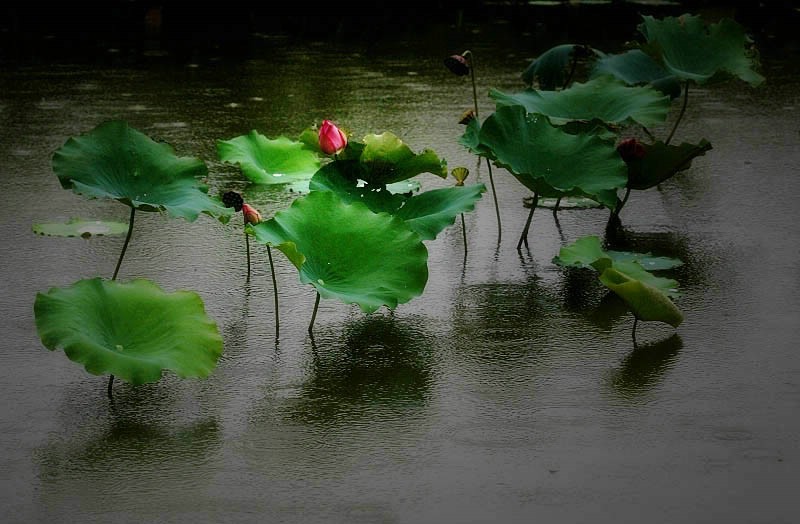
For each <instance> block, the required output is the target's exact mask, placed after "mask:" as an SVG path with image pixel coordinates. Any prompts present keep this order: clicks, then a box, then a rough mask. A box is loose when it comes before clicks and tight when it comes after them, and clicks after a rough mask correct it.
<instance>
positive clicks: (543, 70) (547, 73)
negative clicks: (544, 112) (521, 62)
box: [521, 44, 578, 91]
mask: <svg viewBox="0 0 800 524" xmlns="http://www.w3.org/2000/svg"><path fill="white" fill-rule="evenodd" d="M576 47H578V45H577V44H561V45H557V46H555V47H551V48H550V49H548V50H547V51H545V52H544V53H542V54H541V55H539V56H538V57H537V58H536V59H535V60H533V61H532V62H531V63H530V65H529V66H528V67H527V68H526V69H525V71H523V72H522V75H521V76H522V81H523V82H525V84H526V85H532V84H533V81H534V80H536V79H538V80H539V88H540V89H544V90H547V91H551V90H553V89H557V88H559V87H562V86H563V85H564V82H565V80H566V78H565V76H566V75H565V74H564V73H565V70H566V68H567V65H568V64H569V63H570V59H571V57H572V53H573V51H574V50H575V48H576Z"/></svg>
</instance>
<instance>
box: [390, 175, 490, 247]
mask: <svg viewBox="0 0 800 524" xmlns="http://www.w3.org/2000/svg"><path fill="white" fill-rule="evenodd" d="M485 191H486V186H485V185H483V184H474V185H471V186H455V187H445V188H441V189H432V190H430V191H425V192H424V193H420V194H419V195H415V196H413V197H411V198H409V199H408V200H406V202H405V204H404V205H403V207H401V208H400V209H399V210H397V213H395V215H396V216H398V217H400V218H402V219H403V220H405V222H406V225H408V226H409V227H410V228H411V229H413V230H414V231H416V232H417V233H419V236H420V237H422V239H423V240H433V239H434V238H436V235H438V234H439V233H440V232H441V231H442V230H444V229H445V228H446V227H448V226H451V225H453V223H454V222H455V220H456V217H457V216H458V215H460V214H461V213H466V212H469V211H472V210H473V209H475V202H477V201H478V200H479V199H480V198H481V195H482V193H483V192H485Z"/></svg>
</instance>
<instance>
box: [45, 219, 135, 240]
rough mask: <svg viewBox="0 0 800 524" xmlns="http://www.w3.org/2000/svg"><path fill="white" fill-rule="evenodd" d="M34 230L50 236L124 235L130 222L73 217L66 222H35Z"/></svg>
mask: <svg viewBox="0 0 800 524" xmlns="http://www.w3.org/2000/svg"><path fill="white" fill-rule="evenodd" d="M33 232H34V233H36V234H37V235H44V236H48V237H82V238H90V237H93V236H112V235H124V234H125V233H127V232H128V224H126V223H124V222H113V221H110V220H83V219H80V218H73V219H70V220H69V221H67V222H64V223H45V224H34V225H33Z"/></svg>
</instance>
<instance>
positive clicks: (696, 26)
mask: <svg viewBox="0 0 800 524" xmlns="http://www.w3.org/2000/svg"><path fill="white" fill-rule="evenodd" d="M642 18H643V20H644V21H643V22H642V23H641V24H639V31H640V32H641V33H642V34H643V35H644V37H645V38H646V39H647V44H646V45H645V46H644V49H645V51H647V52H649V53H650V54H652V55H654V56H656V57H659V58H660V59H661V61H662V62H663V64H664V66H665V67H666V68H667V70H669V72H670V73H672V74H673V75H675V76H676V77H678V78H680V79H683V80H693V81H695V82H697V83H698V84H704V83H706V82H709V81H712V80H718V79H721V78H722V77H724V76H727V75H733V76H736V77H739V78H741V79H742V80H744V81H745V82H747V83H749V84H750V85H752V86H757V85H759V84H761V83H762V82H763V81H764V77H763V76H761V75H760V74H758V73H756V72H755V71H753V69H752V68H753V67H754V65H755V64H754V62H755V60H754V57H753V56H752V53H751V51H750V49H749V46H750V44H751V43H752V41H751V40H750V38H748V36H747V35H746V34H745V31H744V29H743V28H742V26H740V25H739V24H738V23H736V22H735V21H733V20H731V19H729V18H724V19H722V20H721V21H720V22H719V23H716V24H711V25H710V26H708V27H706V25H705V24H704V22H703V20H702V18H700V17H699V16H693V15H688V14H685V15H682V16H680V17H677V18H676V17H672V16H669V17H666V18H664V19H662V20H656V19H655V18H653V17H652V16H643V17H642Z"/></svg>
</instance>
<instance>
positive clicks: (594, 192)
mask: <svg viewBox="0 0 800 524" xmlns="http://www.w3.org/2000/svg"><path fill="white" fill-rule="evenodd" d="M479 139H480V144H481V147H485V148H487V149H488V150H489V151H490V153H489V154H490V155H491V158H493V159H494V160H495V163H497V164H498V165H499V166H501V167H504V168H506V169H508V170H509V171H510V172H511V173H512V174H513V175H514V176H515V177H516V178H517V179H518V180H519V181H520V182H521V183H522V184H524V185H525V186H526V187H527V188H528V189H530V190H531V191H534V192H535V193H538V194H539V196H543V197H558V196H562V195H565V196H586V197H589V198H592V199H593V200H596V201H598V202H600V203H601V204H603V205H605V206H607V207H609V208H611V207H614V206H615V205H616V202H617V195H616V189H617V188H621V187H624V186H625V183H626V182H627V168H626V166H625V163H624V162H623V161H622V159H621V158H620V157H619V154H617V150H616V149H615V148H614V146H613V145H612V144H609V143H608V142H606V141H604V140H602V139H600V138H598V137H596V136H588V135H570V134H568V133H565V132H563V131H561V130H560V129H558V128H556V127H553V126H552V125H550V122H549V121H548V120H547V117H545V116H543V115H537V114H528V113H526V111H525V108H524V107H522V106H518V105H517V106H505V107H500V108H498V109H497V111H495V112H494V113H493V114H492V115H491V116H490V117H489V118H487V119H486V121H485V122H484V123H483V126H482V128H481V131H480V137H479Z"/></svg>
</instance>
